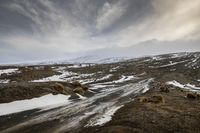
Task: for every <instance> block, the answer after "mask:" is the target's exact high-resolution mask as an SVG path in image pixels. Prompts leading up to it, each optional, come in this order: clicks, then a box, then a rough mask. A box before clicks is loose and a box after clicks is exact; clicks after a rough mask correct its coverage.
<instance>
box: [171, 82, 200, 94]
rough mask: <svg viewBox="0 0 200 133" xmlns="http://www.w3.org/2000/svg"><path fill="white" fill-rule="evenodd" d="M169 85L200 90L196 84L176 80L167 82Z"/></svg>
mask: <svg viewBox="0 0 200 133" xmlns="http://www.w3.org/2000/svg"><path fill="white" fill-rule="evenodd" d="M167 84H169V85H173V86H176V87H179V88H182V89H186V90H190V91H200V87H196V86H195V85H191V84H181V83H179V82H177V81H175V80H173V81H169V82H167Z"/></svg>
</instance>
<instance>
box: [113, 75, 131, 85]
mask: <svg viewBox="0 0 200 133" xmlns="http://www.w3.org/2000/svg"><path fill="white" fill-rule="evenodd" d="M133 78H135V77H134V76H124V75H122V77H121V79H119V80H116V81H113V83H123V82H125V81H129V80H131V79H133Z"/></svg>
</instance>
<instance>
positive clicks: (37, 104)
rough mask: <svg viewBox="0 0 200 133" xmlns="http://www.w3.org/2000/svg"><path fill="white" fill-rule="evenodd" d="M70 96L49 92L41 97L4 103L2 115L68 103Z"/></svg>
mask: <svg viewBox="0 0 200 133" xmlns="http://www.w3.org/2000/svg"><path fill="white" fill-rule="evenodd" d="M69 97H70V96H66V95H62V94H58V95H52V94H48V95H45V96H42V97H39V98H33V99H27V100H19V101H14V102H10V103H2V104H0V116H2V115H7V114H12V113H17V112H22V111H26V110H31V109H36V108H44V107H49V106H54V105H61V104H67V103H70V101H69Z"/></svg>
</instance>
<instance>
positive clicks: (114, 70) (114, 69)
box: [109, 66, 119, 72]
mask: <svg viewBox="0 0 200 133" xmlns="http://www.w3.org/2000/svg"><path fill="white" fill-rule="evenodd" d="M117 69H119V66H117V67H114V68H111V69H110V71H109V72H116V71H117Z"/></svg>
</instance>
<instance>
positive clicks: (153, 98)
mask: <svg viewBox="0 0 200 133" xmlns="http://www.w3.org/2000/svg"><path fill="white" fill-rule="evenodd" d="M139 101H140V102H144V103H154V104H158V103H164V98H163V96H162V95H154V96H151V97H140V98H139Z"/></svg>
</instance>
